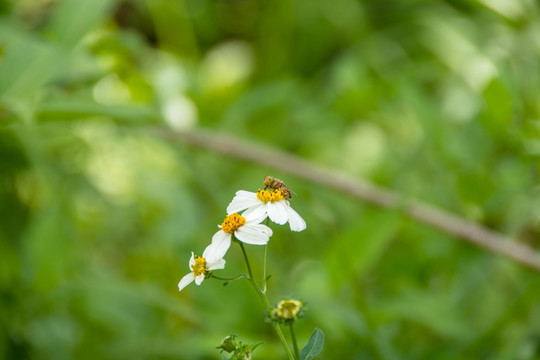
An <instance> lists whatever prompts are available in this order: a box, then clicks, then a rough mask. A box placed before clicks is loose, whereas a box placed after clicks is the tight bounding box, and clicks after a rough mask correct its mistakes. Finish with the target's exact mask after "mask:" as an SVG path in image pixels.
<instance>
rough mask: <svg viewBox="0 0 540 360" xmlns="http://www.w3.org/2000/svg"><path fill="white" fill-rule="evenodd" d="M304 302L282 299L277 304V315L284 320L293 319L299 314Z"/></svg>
mask: <svg viewBox="0 0 540 360" xmlns="http://www.w3.org/2000/svg"><path fill="white" fill-rule="evenodd" d="M301 307H302V302H301V301H298V300H294V299H290V300H281V301H280V302H279V303H278V305H277V315H278V316H279V317H280V318H281V319H284V320H291V319H294V318H296V317H297V316H298V313H299V312H300V308H301Z"/></svg>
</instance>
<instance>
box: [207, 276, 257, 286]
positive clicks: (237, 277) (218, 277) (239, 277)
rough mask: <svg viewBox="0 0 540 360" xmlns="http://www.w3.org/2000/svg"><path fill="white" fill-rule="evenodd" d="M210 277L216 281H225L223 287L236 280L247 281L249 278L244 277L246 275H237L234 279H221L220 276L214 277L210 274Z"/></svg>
mask: <svg viewBox="0 0 540 360" xmlns="http://www.w3.org/2000/svg"><path fill="white" fill-rule="evenodd" d="M210 277H211V278H214V279H218V280H223V281H225V283H224V284H223V285H227V284H228V283H230V282H231V281H234V280H238V279H247V278H248V277H249V276H248V275H246V274H238V275H237V276H235V277H232V278H226V277H221V276H217V275H214V274H210Z"/></svg>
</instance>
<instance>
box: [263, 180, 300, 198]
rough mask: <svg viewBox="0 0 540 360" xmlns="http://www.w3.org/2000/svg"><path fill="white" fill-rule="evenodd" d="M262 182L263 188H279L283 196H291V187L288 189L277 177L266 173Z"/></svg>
mask: <svg viewBox="0 0 540 360" xmlns="http://www.w3.org/2000/svg"><path fill="white" fill-rule="evenodd" d="M263 184H264V185H265V187H264V190H267V189H268V188H270V189H273V190H279V191H281V194H283V197H284V198H285V199H290V198H292V192H293V191H291V189H289V188H288V187H287V186H286V185H285V183H284V182H283V181H281V180H279V179H278V178H275V177H273V176H270V175H266V176H265V177H264V180H263Z"/></svg>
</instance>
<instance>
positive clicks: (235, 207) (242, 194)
mask: <svg viewBox="0 0 540 360" xmlns="http://www.w3.org/2000/svg"><path fill="white" fill-rule="evenodd" d="M259 203H261V201H260V200H259V199H257V194H256V193H252V192H249V191H244V190H240V191H237V192H236V196H235V197H234V198H233V199H232V201H231V203H230V204H229V206H227V214H229V215H230V214H233V213H235V212H239V211H242V210H244V209H247V208H250V207H252V206H255V205H257V204H259Z"/></svg>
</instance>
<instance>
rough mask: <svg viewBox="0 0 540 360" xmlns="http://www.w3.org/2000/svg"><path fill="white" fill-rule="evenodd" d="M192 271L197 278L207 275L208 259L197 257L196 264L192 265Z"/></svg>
mask: <svg viewBox="0 0 540 360" xmlns="http://www.w3.org/2000/svg"><path fill="white" fill-rule="evenodd" d="M191 270H193V275H195V277H197V276H199V275H201V274H206V259H205V258H203V257H200V256H198V255H195V264H193V265H191Z"/></svg>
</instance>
